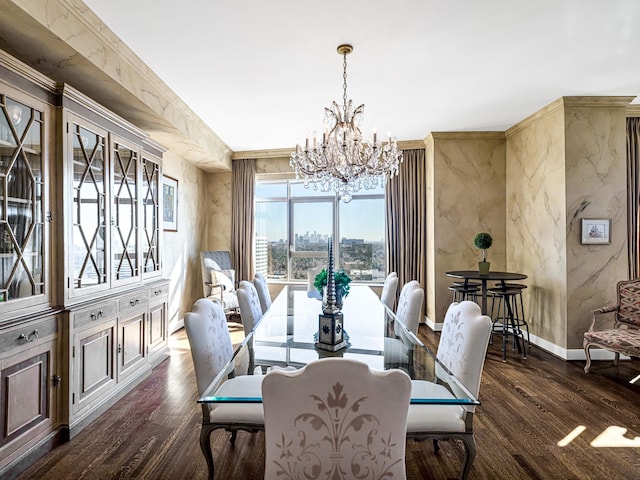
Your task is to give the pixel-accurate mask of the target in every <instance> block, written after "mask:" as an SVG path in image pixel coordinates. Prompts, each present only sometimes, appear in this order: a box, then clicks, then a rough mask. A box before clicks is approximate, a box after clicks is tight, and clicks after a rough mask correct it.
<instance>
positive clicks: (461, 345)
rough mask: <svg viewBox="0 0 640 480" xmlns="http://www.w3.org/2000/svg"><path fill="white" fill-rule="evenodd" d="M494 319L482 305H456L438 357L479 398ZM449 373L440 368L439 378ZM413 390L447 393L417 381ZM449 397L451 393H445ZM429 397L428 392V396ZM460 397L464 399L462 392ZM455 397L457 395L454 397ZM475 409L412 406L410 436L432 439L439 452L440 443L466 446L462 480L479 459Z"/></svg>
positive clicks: (451, 308)
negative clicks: (483, 310) (474, 417)
mask: <svg viewBox="0 0 640 480" xmlns="http://www.w3.org/2000/svg"><path fill="white" fill-rule="evenodd" d="M491 325H492V322H491V319H490V318H489V317H488V316H486V315H482V312H481V310H480V306H479V305H478V304H477V303H475V302H471V301H464V302H461V303H452V304H451V305H450V306H449V309H448V310H447V313H446V315H445V319H444V324H443V326H442V333H441V335H440V342H439V344H438V351H437V353H436V356H437V357H438V359H439V360H440V362H441V363H442V364H443V365H444V366H445V367H446V368H447V369H448V370H449V372H450V373H451V374H452V375H454V376H455V377H456V378H457V379H458V380H459V381H460V382H461V383H462V384H463V385H464V386H465V388H466V389H467V390H468V391H469V392H470V393H471V394H472V395H474V396H475V397H477V396H478V393H479V392H480V379H481V378H482V370H483V368H484V360H485V356H486V353H487V345H488V344H489V336H490V335H491ZM449 372H447V371H446V370H444V369H443V368H442V367H440V366H436V376H437V377H438V378H446V377H448V376H449ZM412 388H413V391H414V393H415V394H416V395H420V393H419V392H420V391H425V392H426V391H429V390H433V389H440V390H443V392H444V390H445V387H444V385H440V384H435V383H432V382H424V381H413V384H412ZM444 393H445V395H446V394H447V393H449V392H444ZM425 395H426V393H425ZM458 395H460V396H463V394H461V393H459V394H458ZM451 398H453V395H452V394H451ZM474 411H475V407H473V406H461V405H410V406H409V415H408V419H407V437H408V438H411V439H415V440H425V439H429V438H430V439H432V440H433V444H434V448H435V451H436V452H437V451H438V450H439V444H438V440H449V439H459V440H462V442H463V443H464V446H465V457H464V463H463V466H462V473H461V475H460V478H461V479H463V480H464V479H466V478H467V475H468V474H469V470H470V469H471V466H472V465H473V461H474V459H475V456H476V446H475V439H474V437H473V413H474Z"/></svg>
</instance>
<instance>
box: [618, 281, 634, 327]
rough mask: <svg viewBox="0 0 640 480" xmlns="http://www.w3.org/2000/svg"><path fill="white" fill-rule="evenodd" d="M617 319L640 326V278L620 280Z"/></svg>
mask: <svg viewBox="0 0 640 480" xmlns="http://www.w3.org/2000/svg"><path fill="white" fill-rule="evenodd" d="M617 289H618V310H617V311H616V321H618V322H621V323H624V324H626V325H627V326H629V327H630V328H640V279H634V280H623V281H621V282H618V286H617Z"/></svg>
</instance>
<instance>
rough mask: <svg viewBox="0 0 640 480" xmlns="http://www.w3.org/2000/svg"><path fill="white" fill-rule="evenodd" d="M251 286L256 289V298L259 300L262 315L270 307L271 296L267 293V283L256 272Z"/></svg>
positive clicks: (261, 275) (265, 279)
mask: <svg viewBox="0 0 640 480" xmlns="http://www.w3.org/2000/svg"><path fill="white" fill-rule="evenodd" d="M253 286H254V287H256V290H257V292H258V298H259V300H260V308H261V309H262V313H264V312H266V311H267V310H268V309H269V307H270V306H271V294H270V293H269V284H268V283H267V277H265V276H264V275H263V274H261V273H259V272H256V274H255V276H254V278H253Z"/></svg>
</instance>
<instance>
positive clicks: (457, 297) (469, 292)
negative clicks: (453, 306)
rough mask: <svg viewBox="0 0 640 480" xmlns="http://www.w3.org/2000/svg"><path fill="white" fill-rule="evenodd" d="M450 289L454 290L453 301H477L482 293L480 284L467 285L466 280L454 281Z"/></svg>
mask: <svg viewBox="0 0 640 480" xmlns="http://www.w3.org/2000/svg"><path fill="white" fill-rule="evenodd" d="M449 290H451V291H452V292H453V298H452V301H453V302H458V303H460V302H462V301H464V300H471V301H473V302H475V301H476V300H477V298H478V295H479V294H480V285H469V284H467V286H466V287H465V285H464V282H454V283H452V284H451V285H450V286H449Z"/></svg>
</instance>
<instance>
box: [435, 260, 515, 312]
mask: <svg viewBox="0 0 640 480" xmlns="http://www.w3.org/2000/svg"><path fill="white" fill-rule="evenodd" d="M446 275H447V277H452V278H461V279H464V286H465V287H467V283H468V282H469V280H480V282H481V284H482V289H481V296H482V303H481V304H480V308H481V309H482V314H483V315H486V314H487V282H488V281H493V282H500V284H501V285H502V287H503V288H504V287H505V283H506V282H511V281H515V280H524V279H526V278H527V276H526V275H525V274H524V273H514V272H491V271H490V272H489V273H480V272H479V271H478V270H453V271H450V272H446Z"/></svg>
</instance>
